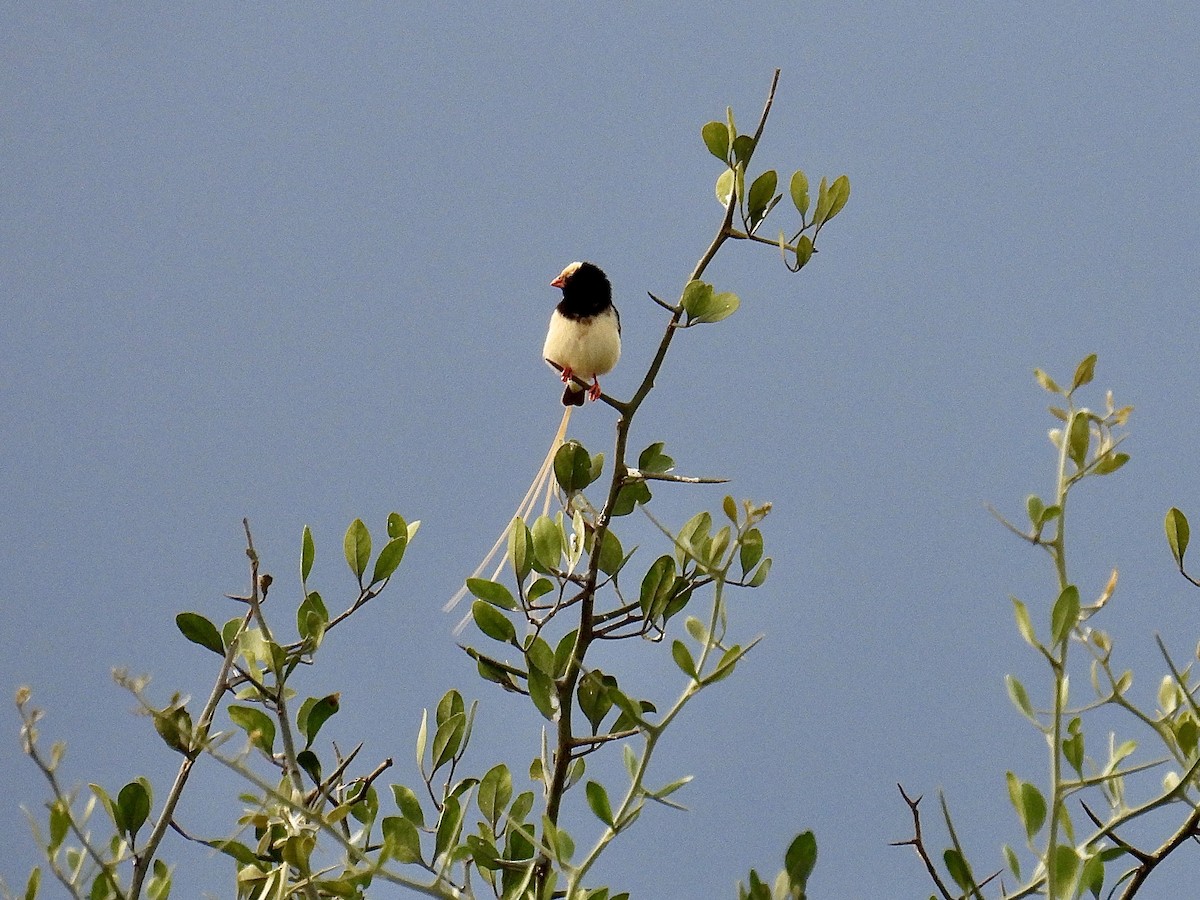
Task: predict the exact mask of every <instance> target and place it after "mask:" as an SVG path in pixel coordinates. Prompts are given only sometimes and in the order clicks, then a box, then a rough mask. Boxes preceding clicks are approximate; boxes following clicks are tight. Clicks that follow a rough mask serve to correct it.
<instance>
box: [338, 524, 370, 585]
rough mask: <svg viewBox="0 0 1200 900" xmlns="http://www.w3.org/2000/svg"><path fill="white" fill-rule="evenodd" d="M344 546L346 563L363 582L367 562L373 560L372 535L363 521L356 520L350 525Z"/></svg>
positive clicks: (343, 542)
mask: <svg viewBox="0 0 1200 900" xmlns="http://www.w3.org/2000/svg"><path fill="white" fill-rule="evenodd" d="M342 545H343V548H344V549H345V551H346V563H347V565H349V566H350V571H351V572H353V573H354V576H355V577H356V578H357V579H358V580H359V581H360V582H361V581H362V577H363V573H364V572H366V571H367V562H368V561H369V560H370V559H371V533H370V532H369V531H368V530H367V526H366V525H365V524H363V520H362V519H355V520H354V521H353V522H351V523H350V527H349V528H347V529H346V537H345V539H344V540H343V541H342Z"/></svg>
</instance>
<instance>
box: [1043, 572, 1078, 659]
mask: <svg viewBox="0 0 1200 900" xmlns="http://www.w3.org/2000/svg"><path fill="white" fill-rule="evenodd" d="M1078 621H1079V588H1077V587H1075V585H1073V584H1068V585H1067V586H1066V587H1065V588H1063V590H1062V593H1061V594H1059V595H1058V599H1057V600H1055V601H1054V608H1053V609H1052V610H1051V611H1050V635H1051V639H1052V640H1053V642H1054V643H1055V644H1064V643H1066V641H1067V638H1069V637H1070V636H1071V630H1072V629H1073V628H1074V627H1075V624H1076V623H1077V622H1078Z"/></svg>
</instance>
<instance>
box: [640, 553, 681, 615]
mask: <svg viewBox="0 0 1200 900" xmlns="http://www.w3.org/2000/svg"><path fill="white" fill-rule="evenodd" d="M675 578H676V575H675V560H673V559H672V558H671V557H669V556H666V555H664V556H660V557H659V558H658V559H656V560H655V561H654V564H653V565H651V566H650V568H649V569H648V570H647V571H646V574H645V576H644V577H643V578H642V590H641V595H640V599H639V601H638V602H639V604H640V605H641V607H642V612H643V614H645V615H649V614H650V612H651V610H652V609H653V608H654V606H655V604H656V601H657V600H659V599H660V598H666V597H667V596H669V595H670V592H671V588H672V587H674V585H675Z"/></svg>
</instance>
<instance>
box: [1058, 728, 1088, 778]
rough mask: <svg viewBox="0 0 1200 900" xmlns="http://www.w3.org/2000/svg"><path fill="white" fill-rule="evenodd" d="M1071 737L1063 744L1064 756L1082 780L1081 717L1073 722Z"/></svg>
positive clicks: (1070, 729)
mask: <svg viewBox="0 0 1200 900" xmlns="http://www.w3.org/2000/svg"><path fill="white" fill-rule="evenodd" d="M1068 730H1069V731H1070V735H1071V736H1070V737H1068V738H1065V739H1064V740H1063V742H1062V750H1063V756H1064V757H1065V758H1066V760H1067V762H1068V763H1070V765H1071V768H1072V769H1074V770H1075V773H1076V774H1077V775H1079V777H1080V778H1082V777H1083V732H1082V731H1081V730H1080V722H1079V717H1078V716H1076V717H1075V718H1074V719H1072V720H1071V724H1070V726H1069V728H1068Z"/></svg>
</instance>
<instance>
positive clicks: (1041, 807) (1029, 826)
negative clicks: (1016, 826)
mask: <svg viewBox="0 0 1200 900" xmlns="http://www.w3.org/2000/svg"><path fill="white" fill-rule="evenodd" d="M1020 799H1021V805H1020V807H1019V808H1018V810H1017V811H1018V812H1019V813H1020V814H1021V822H1022V823H1023V824H1024V825H1025V837H1027V838H1028V839H1029V840H1033V836H1034V835H1035V834H1037V833H1038V832H1039V831H1041V830H1042V826H1043V825H1044V824H1046V798H1045V797H1043V796H1042V792H1041V791H1039V790H1038V789H1037V786H1036V785H1033V784H1030V783H1029V782H1028V781H1023V782H1021V787H1020Z"/></svg>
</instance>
